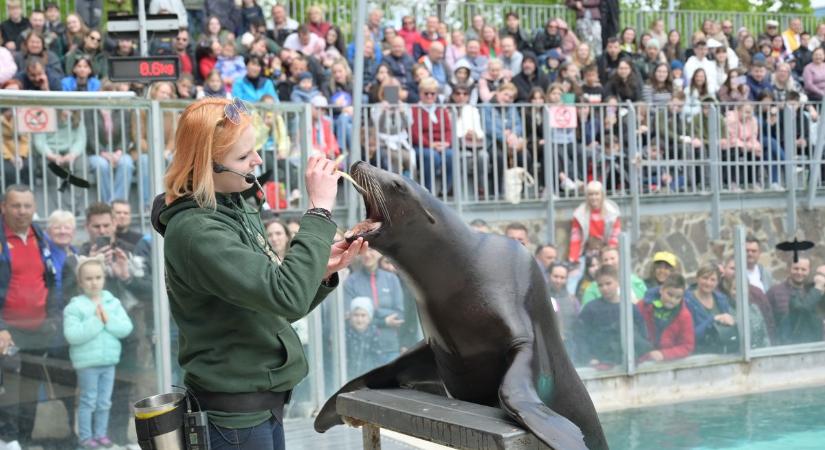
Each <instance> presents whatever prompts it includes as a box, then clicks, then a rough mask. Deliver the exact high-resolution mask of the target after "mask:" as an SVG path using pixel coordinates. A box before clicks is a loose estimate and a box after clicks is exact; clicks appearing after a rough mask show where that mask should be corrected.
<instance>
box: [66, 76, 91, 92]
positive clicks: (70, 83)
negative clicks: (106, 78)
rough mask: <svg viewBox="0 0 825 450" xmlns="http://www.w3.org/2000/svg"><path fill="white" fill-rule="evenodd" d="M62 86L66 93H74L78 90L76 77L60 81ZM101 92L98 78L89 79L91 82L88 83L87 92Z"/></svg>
mask: <svg viewBox="0 0 825 450" xmlns="http://www.w3.org/2000/svg"><path fill="white" fill-rule="evenodd" d="M60 85H61V86H62V87H63V90H64V91H67V92H73V91H76V90H77V78H75V77H74V76H70V77H64V78H63V80H61V81H60ZM99 90H100V80H98V79H97V78H96V77H89V81H87V82H86V92H98V91H99Z"/></svg>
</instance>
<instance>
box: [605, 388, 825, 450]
mask: <svg viewBox="0 0 825 450" xmlns="http://www.w3.org/2000/svg"><path fill="white" fill-rule="evenodd" d="M600 418H601V421H602V426H603V427H604V431H605V434H606V435H607V440H608V442H609V443H610V448H611V449H612V450H648V449H650V450H656V449H743V450H744V449H748V450H780V449H781V450H814V449H816V450H823V449H825V387H817V388H809V389H796V390H789V391H777V392H769V393H765V394H754V395H746V396H741V397H730V398H722V399H716V400H702V401H696V402H688V403H680V404H676V405H668V406H657V407H651V408H640V409H631V410H623V411H616V412H610V413H604V414H600Z"/></svg>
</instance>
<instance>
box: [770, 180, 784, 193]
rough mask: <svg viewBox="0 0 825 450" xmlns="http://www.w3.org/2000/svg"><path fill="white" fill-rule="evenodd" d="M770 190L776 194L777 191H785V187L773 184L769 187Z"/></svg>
mask: <svg viewBox="0 0 825 450" xmlns="http://www.w3.org/2000/svg"><path fill="white" fill-rule="evenodd" d="M770 189H771V190H772V191H777V192H778V191H784V190H785V187H784V186H782V185H781V184H779V183H776V182H774V183H771V187H770Z"/></svg>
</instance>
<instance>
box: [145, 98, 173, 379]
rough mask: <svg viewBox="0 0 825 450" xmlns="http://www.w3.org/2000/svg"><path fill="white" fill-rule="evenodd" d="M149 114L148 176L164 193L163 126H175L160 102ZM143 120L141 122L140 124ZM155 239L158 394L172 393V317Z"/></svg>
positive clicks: (160, 251) (159, 246) (159, 241)
mask: <svg viewBox="0 0 825 450" xmlns="http://www.w3.org/2000/svg"><path fill="white" fill-rule="evenodd" d="M148 114H149V130H147V131H148V132H149V136H150V137H151V141H150V142H151V143H152V146H151V150H150V151H149V158H150V164H151V168H150V169H149V174H150V176H151V180H152V186H153V188H154V191H155V192H158V193H160V192H164V187H163V173H164V171H165V165H164V160H163V148H164V146H165V143H164V139H163V127H164V126H172V124H171V123H170V124H164V123H163V111H162V110H161V109H160V103H158V102H157V101H153V102H152V103H151V105H150V109H149V111H148ZM139 122H140V121H138V123H139ZM152 240H153V241H154V242H153V244H154V245H152V280H153V281H154V283H152V308H154V318H155V330H157V334H158V335H157V337H158V351H157V352H155V365H156V367H158V370H159V371H160V373H159V375H160V376H159V377H158V389H159V392H169V391H170V389H171V388H172V361H171V360H172V348H171V336H172V334H171V331H170V325H171V317H170V314H169V298H168V297H167V296H166V278H165V277H164V261H163V238H162V237H161V236H160V235H159V234H153V235H152Z"/></svg>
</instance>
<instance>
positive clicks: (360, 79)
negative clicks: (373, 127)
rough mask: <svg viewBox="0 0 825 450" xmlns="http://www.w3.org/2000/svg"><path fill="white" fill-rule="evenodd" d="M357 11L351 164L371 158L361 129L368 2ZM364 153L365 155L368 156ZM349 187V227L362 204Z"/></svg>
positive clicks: (360, 1)
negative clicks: (362, 137)
mask: <svg viewBox="0 0 825 450" xmlns="http://www.w3.org/2000/svg"><path fill="white" fill-rule="evenodd" d="M356 5H357V9H356V15H355V24H354V29H353V30H352V31H353V37H354V38H355V61H354V63H355V64H354V66H355V67H353V74H352V76H353V85H352V87H353V92H354V93H356V95H354V96H353V98H352V110H353V113H352V133H351V136H350V138H351V139H352V141H351V142H350V150H351V151H352V154H351V155H350V158H349V160H350V162H354V161H361V160H363V161H368V160H369V157H366V158H365V157H363V156H362V150H361V128H362V127H363V124H362V123H361V119H362V118H363V117H364V116H363V115H362V114H363V111H364V108H363V101H364V95H363V92H364V32H363V29H364V25H365V24H366V21H367V1H366V0H357V1H356ZM366 141H367V145H369V138H367V139H366ZM368 152H369V150H368V151H367V153H364V155H367V154H368ZM345 185H347V187H346V188H345V189H346V199H347V226H350V225H353V224H355V223H356V222H358V216H357V214H358V205H359V203H360V202H358V201H357V198H358V197H359V195H358V194H357V193H356V192H355V188H353V187H352V186H349V183H345Z"/></svg>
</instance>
